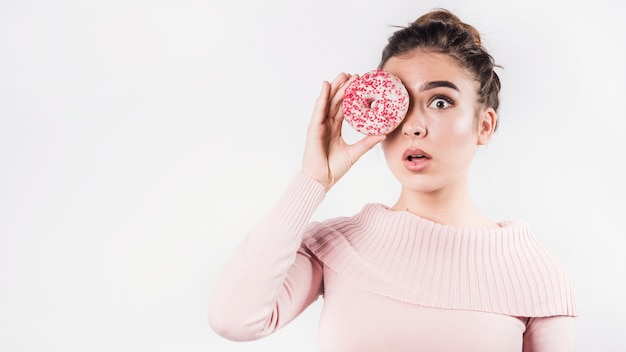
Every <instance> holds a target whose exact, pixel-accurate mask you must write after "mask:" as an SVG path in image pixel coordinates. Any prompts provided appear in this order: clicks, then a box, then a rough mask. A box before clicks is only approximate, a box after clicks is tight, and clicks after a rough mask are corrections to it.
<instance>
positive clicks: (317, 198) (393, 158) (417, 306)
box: [210, 10, 577, 352]
mask: <svg viewBox="0 0 626 352" xmlns="http://www.w3.org/2000/svg"><path fill="white" fill-rule="evenodd" d="M379 68H381V69H384V70H386V71H388V72H390V73H392V74H393V75H395V76H397V77H399V78H400V79H401V80H402V82H403V83H404V85H405V86H406V88H407V90H408V92H409V96H410V107H409V111H408V113H407V115H406V117H405V119H404V121H403V122H402V124H401V125H400V126H399V127H398V128H396V129H395V130H394V131H392V132H391V133H390V134H388V135H386V136H367V137H364V138H363V139H362V140H360V141H358V142H357V143H355V144H352V145H348V144H347V143H346V142H345V141H344V140H343V139H342V137H341V125H342V122H343V114H342V111H341V102H342V98H343V93H344V89H345V87H346V85H347V84H348V83H349V82H350V81H351V80H353V79H355V76H351V75H348V74H343V73H342V74H340V75H339V76H338V77H337V78H335V80H333V81H332V82H330V83H329V82H324V83H323V85H322V91H321V93H320V96H319V98H318V99H317V101H316V104H315V108H314V111H313V117H312V119H311V122H310V125H309V128H308V132H307V139H306V144H305V153H304V158H303V162H302V169H301V171H300V172H299V173H297V174H296V175H295V177H294V178H293V181H292V182H291V184H290V185H289V186H288V187H287V189H286V190H285V192H284V194H283V195H282V196H281V198H280V199H279V200H278V202H277V204H276V205H275V206H274V207H273V208H272V210H271V211H270V212H269V214H267V215H266V216H265V217H263V218H262V219H261V221H260V222H259V223H258V225H257V226H256V227H255V228H254V230H253V231H251V232H250V233H249V234H248V236H247V237H246V239H245V241H244V242H243V243H242V244H241V245H240V247H239V248H238V250H237V252H236V254H235V255H234V258H233V259H232V260H231V262H230V263H229V264H228V266H227V267H226V268H225V270H224V272H223V273H222V275H221V277H220V279H219V280H218V282H217V285H216V287H215V290H214V292H213V295H212V298H211V302H210V323H211V326H212V327H213V328H214V330H215V331H217V332H218V333H219V334H221V335H222V336H224V337H226V338H229V339H232V340H251V339H257V338H260V337H263V336H266V335H268V334H271V333H273V332H275V331H276V330H278V329H279V328H281V327H282V326H284V325H285V324H287V323H289V322H290V321H291V320H292V319H294V318H295V317H296V316H297V315H298V314H299V313H301V312H302V311H303V310H304V309H305V308H306V307H307V306H308V305H309V304H311V303H312V302H313V301H315V300H316V299H317V298H318V297H319V296H323V297H324V307H323V312H322V316H321V322H320V325H319V349H320V351H358V352H366V351H394V352H398V351H438V352H442V351H481V352H491V351H493V352H496V351H497V352H503V351H551V352H553V351H559V352H563V351H573V344H574V317H575V316H576V314H577V313H576V307H575V302H574V296H573V293H572V288H571V285H570V282H569V278H568V274H567V271H566V269H565V268H564V266H563V265H562V263H561V262H560V261H559V260H558V259H557V258H556V257H555V255H554V254H553V253H552V252H551V251H550V250H549V249H548V248H546V247H545V246H544V245H543V244H542V243H541V242H539V241H538V240H537V239H536V238H535V237H534V236H533V234H532V232H531V231H530V230H529V229H528V228H527V227H526V226H525V225H524V224H523V223H520V222H515V221H507V222H494V221H492V220H490V219H489V218H488V217H486V216H485V215H483V214H482V213H481V212H480V211H479V210H478V209H477V208H476V206H475V205H474V204H473V203H472V200H471V198H470V194H469V186H468V178H469V172H470V165H471V162H472V159H473V157H474V154H475V152H476V148H477V146H479V145H484V144H486V143H488V142H489V141H490V139H491V137H492V135H493V133H494V131H495V130H496V127H497V124H498V115H497V109H498V93H499V90H500V81H499V79H498V76H497V75H496V73H495V72H494V62H493V59H492V57H491V56H490V55H489V54H488V53H487V52H486V51H485V49H484V48H483V47H482V46H481V43H480V36H479V34H478V32H477V31H476V30H475V29H474V28H473V27H471V26H470V25H467V24H465V23H463V22H461V21H460V20H459V19H458V18H457V17H456V16H455V15H453V14H452V13H450V12H448V11H445V10H437V11H433V12H431V13H427V14H425V15H423V16H422V17H420V18H419V19H417V20H416V21H415V22H414V23H412V24H411V25H410V26H408V27H406V28H403V29H399V30H398V31H397V32H395V33H394V34H393V35H392V36H391V38H390V39H389V43H388V45H387V46H386V48H385V49H384V51H383V55H382V61H381V63H380V67H379ZM377 143H381V145H382V149H383V151H384V155H385V158H386V161H387V163H388V165H389V168H390V169H391V171H392V173H393V174H394V175H395V177H396V178H397V179H398V181H399V182H400V183H401V184H402V188H401V192H400V195H399V197H398V200H397V202H396V203H395V204H393V205H392V206H386V205H382V204H366V205H365V206H364V207H363V209H362V210H361V211H360V212H359V213H358V214H356V215H354V216H348V217H341V218H335V219H330V220H327V221H324V222H319V223H317V222H311V221H310V219H311V216H312V213H313V212H314V210H315V209H316V207H317V206H318V205H319V204H320V203H321V202H322V200H323V198H324V195H325V194H326V192H328V191H329V190H330V189H331V188H332V187H333V186H334V185H335V184H336V183H337V181H338V180H339V179H341V177H342V176H343V175H344V174H345V173H346V172H347V171H348V170H349V169H350V167H351V166H352V165H353V164H354V163H355V162H356V161H357V160H358V159H359V158H360V157H361V156H362V155H363V154H364V153H365V152H367V151H368V150H369V149H371V148H372V147H373V146H375V145H376V144H377Z"/></svg>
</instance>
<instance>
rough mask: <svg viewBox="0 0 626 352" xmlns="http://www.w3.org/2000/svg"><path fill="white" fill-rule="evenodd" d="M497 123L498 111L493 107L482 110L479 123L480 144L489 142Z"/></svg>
mask: <svg viewBox="0 0 626 352" xmlns="http://www.w3.org/2000/svg"><path fill="white" fill-rule="evenodd" d="M497 125H498V113H497V112H496V111H495V110H494V109H493V108H486V109H484V110H483V111H481V113H480V117H479V124H478V145H485V144H487V143H489V141H490V140H491V137H492V136H493V133H494V132H495V130H496V126H497Z"/></svg>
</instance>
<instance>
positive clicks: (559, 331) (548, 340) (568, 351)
mask: <svg viewBox="0 0 626 352" xmlns="http://www.w3.org/2000/svg"><path fill="white" fill-rule="evenodd" d="M574 319H575V318H574V317H569V316H555V317H542V318H530V319H529V321H528V323H527V324H526V332H525V333H524V349H523V352H552V351H559V352H573V351H574V332H575V324H574Z"/></svg>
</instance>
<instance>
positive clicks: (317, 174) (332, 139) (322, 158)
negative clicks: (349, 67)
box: [301, 73, 385, 191]
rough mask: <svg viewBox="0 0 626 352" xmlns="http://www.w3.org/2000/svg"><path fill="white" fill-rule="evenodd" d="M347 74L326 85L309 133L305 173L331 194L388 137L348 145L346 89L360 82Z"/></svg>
mask: <svg viewBox="0 0 626 352" xmlns="http://www.w3.org/2000/svg"><path fill="white" fill-rule="evenodd" d="M357 78H358V76H356V75H355V76H351V75H348V74H345V73H341V74H339V76H337V78H335V79H334V80H333V81H332V82H330V83H329V82H327V81H324V82H323V83H322V91H321V92H320V95H319V97H318V98H317V100H316V101H315V106H314V108H313V116H312V117H311V122H310V123H309V127H308V129H307V137H306V143H305V148H304V157H303V161H302V169H301V172H302V173H303V174H305V175H308V176H310V177H312V178H313V179H315V180H316V181H318V182H319V183H320V184H322V185H323V186H324V189H325V190H326V191H328V190H329V189H330V188H331V187H332V186H333V185H334V184H335V183H337V181H339V179H340V178H341V177H343V175H345V174H346V172H347V171H348V170H349V169H350V167H352V165H354V163H355V162H356V161H357V160H358V159H359V158H360V157H361V156H362V155H363V154H365V152H367V151H368V150H370V149H372V147H374V146H375V145H376V144H377V143H379V142H381V141H382V140H384V139H385V137H384V135H370V136H366V137H364V138H363V139H361V140H359V141H358V142H356V143H354V144H351V145H349V144H347V143H346V142H345V140H344V139H343V138H342V136H341V125H342V122H343V119H344V114H343V110H342V108H341V103H342V101H343V97H344V91H345V89H346V86H347V85H348V84H349V83H350V82H352V81H354V80H355V79H357Z"/></svg>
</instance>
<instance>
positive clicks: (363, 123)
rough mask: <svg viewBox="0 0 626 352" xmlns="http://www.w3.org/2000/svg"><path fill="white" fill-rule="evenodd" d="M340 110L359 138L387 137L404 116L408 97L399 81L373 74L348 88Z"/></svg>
mask: <svg viewBox="0 0 626 352" xmlns="http://www.w3.org/2000/svg"><path fill="white" fill-rule="evenodd" d="M341 108H342V111H343V114H344V120H345V121H346V122H347V123H348V124H349V125H350V126H352V128H354V129H355V130H357V131H358V132H360V133H361V134H365V135H382V134H387V133H389V132H391V131H393V130H394V129H395V128H396V127H398V125H399V124H400V122H402V120H403V119H404V117H405V116H406V113H407V110H408V109H409V93H408V92H407V90H406V87H405V86H404V84H402V81H400V79H399V78H398V77H396V76H394V75H392V74H391V73H389V72H387V71H384V70H373V71H369V72H367V73H365V74H364V75H362V76H359V77H358V78H357V79H355V80H353V81H352V82H350V83H349V84H348V86H347V87H346V89H345V91H344V97H343V102H342V107H341Z"/></svg>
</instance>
